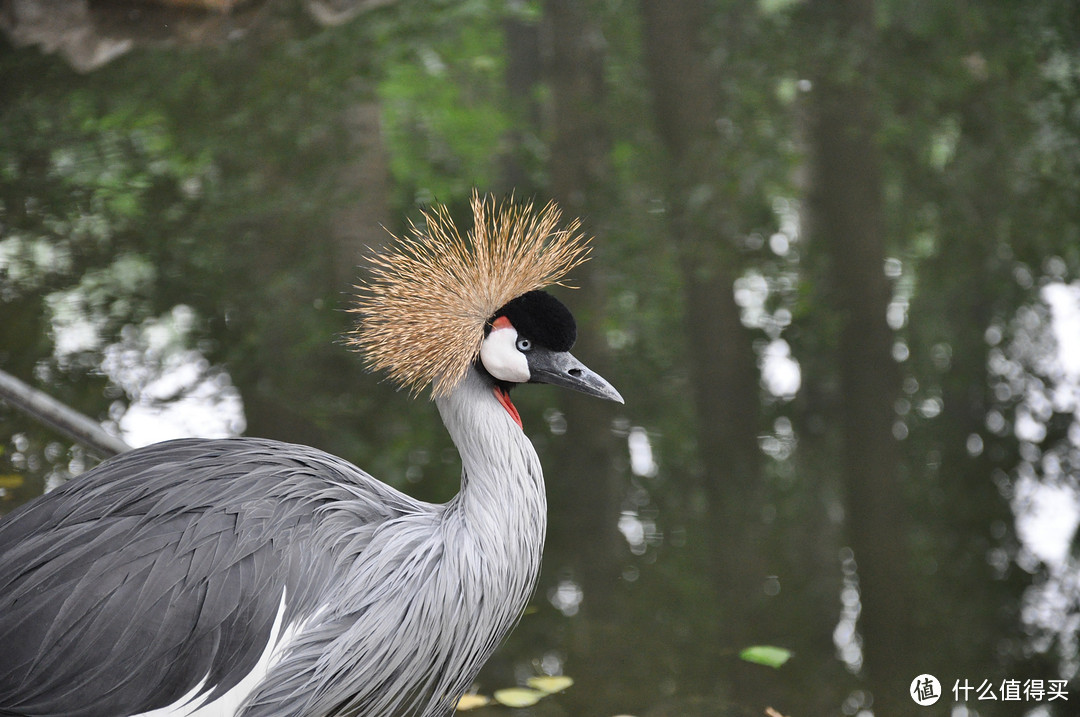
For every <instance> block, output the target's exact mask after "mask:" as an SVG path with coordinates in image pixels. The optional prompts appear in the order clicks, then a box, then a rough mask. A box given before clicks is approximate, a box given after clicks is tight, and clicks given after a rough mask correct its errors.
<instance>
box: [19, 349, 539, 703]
mask: <svg viewBox="0 0 1080 717" xmlns="http://www.w3.org/2000/svg"><path fill="white" fill-rule="evenodd" d="M437 403H438V406H439V410H440V412H441V414H442V417H443V421H444V423H445V424H446V426H447V428H448V430H449V431H450V433H451V436H452V438H453V440H454V442H455V444H456V445H457V447H458V450H459V452H460V454H461V458H462V464H463V477H462V491H461V492H460V493H459V495H458V496H457V497H455V498H454V499H453V500H452V501H451V502H449V503H447V504H445V505H434V504H429V503H424V502H421V501H417V500H415V499H413V498H410V497H408V496H406V495H404V494H402V493H400V492H398V491H396V490H394V489H392V488H390V487H388V486H386V485H384V484H383V483H380V482H379V481H377V480H375V479H373V478H372V477H371V476H369V475H368V474H366V473H364V472H363V471H361V470H360V469H358V468H356V467H355V466H353V465H351V464H349V463H348V462H346V461H343V460H341V459H338V458H335V457H333V456H330V455H328V454H326V453H323V452H321V451H318V450H315V449H313V448H308V447H304V446H296V445H291V444H285V443H278V442H275V441H268V440H260V439H246V438H245V439H226V440H198V439H186V440H179V441H171V442H167V443H163V444H158V445H155V446H150V447H147V448H144V449H139V450H135V451H132V452H130V453H127V454H124V455H121V456H119V457H117V458H114V459H112V460H110V461H107V462H105V463H103V464H101V465H100V466H98V467H97V468H95V469H94V470H92V471H90V472H89V473H87V474H86V475H84V476H81V477H79V478H78V479H76V480H73V481H71V482H69V483H68V484H67V485H65V486H63V487H61V488H59V489H57V490H55V491H53V492H52V493H50V494H48V495H47V496H45V497H43V498H42V499H39V500H37V501H35V502H33V503H30V504H28V505H27V506H24V507H23V508H21V509H20V510H18V511H16V512H14V513H13V514H11V515H10V516H8V517H7V518H6V519H5V520H4V521H3V522H0V646H2V647H0V714H3V715H33V716H35V717H36V716H44V715H63V716H65V717H83V716H86V717H91V716H97V715H131V714H140V713H143V712H148V711H151V710H155V709H162V708H165V707H168V706H169V705H174V704H175V703H177V701H178V700H180V699H181V698H182V696H184V695H188V694H190V693H192V691H193V690H195V689H196V688H197V687H198V686H199V685H200V684H202V688H201V693H202V696H203V697H205V699H204V700H203V703H204V704H206V703H210V702H213V700H215V699H217V698H218V697H220V696H221V695H223V694H224V693H226V692H227V691H228V690H230V689H231V688H233V687H235V686H236V685H237V684H239V683H240V682H241V680H242V679H243V678H244V677H245V676H247V675H248V673H251V672H252V670H253V669H254V668H255V665H256V663H258V662H259V660H260V657H262V656H263V655H264V652H266V651H267V650H268V642H269V640H270V635H271V629H272V627H273V625H274V622H275V619H276V618H277V617H278V614H279V611H281V610H282V604H283V596H284V608H283V618H282V625H283V634H287V635H288V639H287V640H283V641H282V642H281V644H280V645H279V649H280V652H279V653H278V654H275V659H274V660H273V661H272V664H271V665H270V667H269V671H268V672H267V673H266V674H265V676H263V677H262V678H261V679H260V680H259V681H258V682H257V683H256V684H255V685H254V687H253V688H252V690H251V691H250V692H249V693H248V694H247V695H246V698H245V699H244V700H243V702H242V704H241V706H240V708H239V709H238V710H237V711H236V714H237V715H242V716H243V717H271V716H282V717H284V716H286V715H296V716H301V715H303V716H312V717H319V716H322V715H355V716H366V717H390V716H397V715H400V716H402V717H405V716H408V717H413V716H416V717H435V716H437V715H446V714H448V713H450V712H451V711H452V710H453V708H454V705H455V704H456V701H457V698H458V697H459V696H460V694H461V693H462V692H464V691H465V690H466V689H467V688H468V687H469V685H470V683H471V681H472V680H473V678H474V677H475V675H476V672H477V671H478V670H479V669H480V667H481V666H482V665H483V663H484V662H485V661H486V660H487V658H488V657H489V656H490V654H491V653H492V652H493V651H494V649H495V647H496V646H497V645H498V644H499V642H500V641H501V640H502V638H503V637H504V636H505V635H506V633H507V632H508V631H509V630H510V629H511V628H512V627H513V625H514V623H515V622H516V620H517V619H518V617H519V615H520V614H521V611H522V609H523V608H524V606H525V603H526V602H527V600H528V598H529V595H530V594H531V592H532V590H533V587H534V584H535V579H536V575H537V573H538V571H539V566H540V555H541V551H542V548H543V540H544V530H545V524H546V506H545V498H544V486H543V478H542V475H541V471H540V466H539V462H538V460H537V458H536V454H535V452H534V451H533V448H532V445H531V444H530V443H529V441H528V439H527V438H526V437H525V435H524V433H523V432H522V431H521V429H520V428H519V427H518V426H517V425H516V424H515V423H514V422H513V420H512V419H511V418H510V416H509V414H508V413H507V412H506V410H505V409H504V408H503V407H502V406H501V405H500V404H499V402H498V401H497V400H496V398H495V396H494V395H493V394H492V390H491V384H490V383H489V382H488V381H487V380H485V379H484V378H482V377H481V376H480V375H479V374H478V373H477V372H476V371H475V369H474V370H471V371H470V374H469V376H468V377H467V379H466V380H465V381H463V382H462V383H461V384H460V385H459V386H458V387H457V388H455V390H454V391H453V393H451V394H450V395H449V396H447V397H445V398H440V399H438V400H437ZM230 714H231V712H230Z"/></svg>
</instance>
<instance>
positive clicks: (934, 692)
mask: <svg viewBox="0 0 1080 717" xmlns="http://www.w3.org/2000/svg"><path fill="white" fill-rule="evenodd" d="M908 694H910V695H911V699H913V700H915V704H917V705H919V706H921V707H927V706H929V705H932V704H934V703H935V702H937V701H938V700H940V699H941V683H940V682H938V678H936V677H934V676H933V675H919V676H918V677H916V678H915V679H914V680H912V681H911V687H910V688H909V689H908Z"/></svg>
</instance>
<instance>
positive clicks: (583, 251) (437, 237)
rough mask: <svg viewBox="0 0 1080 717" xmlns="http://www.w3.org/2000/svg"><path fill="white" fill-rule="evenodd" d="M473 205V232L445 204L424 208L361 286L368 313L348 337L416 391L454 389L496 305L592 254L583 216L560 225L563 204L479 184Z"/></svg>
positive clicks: (378, 257) (375, 259)
mask: <svg viewBox="0 0 1080 717" xmlns="http://www.w3.org/2000/svg"><path fill="white" fill-rule="evenodd" d="M472 212H473V227H472V230H471V231H469V232H468V233H467V234H466V235H465V236H464V237H463V236H461V234H460V233H459V232H458V230H457V228H456V227H455V226H454V223H453V221H452V220H451V218H450V215H449V211H448V210H447V209H446V207H445V206H436V207H433V208H432V209H431V210H429V211H427V212H424V224H423V226H417V225H415V224H413V225H412V226H411V227H410V229H411V232H410V235H409V236H405V237H394V239H393V241H392V242H391V243H390V244H389V245H388V246H387V247H386V248H385V249H384V250H383V251H382V252H380V253H378V254H375V255H374V256H372V257H371V258H370V264H371V267H372V268H371V271H370V276H369V278H368V280H367V281H366V282H365V283H363V284H362V285H360V286H357V287H356V288H357V291H358V295H357V303H356V305H355V306H354V307H353V309H352V311H353V312H354V313H357V314H359V315H360V320H359V323H358V325H357V328H356V329H355V330H354V331H353V333H352V334H351V335H350V336H349V337H348V343H349V344H351V345H354V346H358V347H359V348H360V349H361V350H362V351H363V352H364V354H365V357H366V360H367V364H368V366H369V367H370V368H372V369H374V370H382V371H386V373H387V375H388V376H389V377H390V379H391V380H393V381H394V382H396V383H397V384H399V385H400V386H403V387H406V388H408V389H409V390H410V391H411V392H412V393H414V394H415V393H417V392H419V391H421V390H423V389H424V388H425V387H426V386H428V385H429V384H431V385H432V392H433V394H434V395H435V396H443V395H446V394H448V393H449V392H450V391H451V390H453V388H454V387H455V386H456V385H457V384H458V383H459V382H460V381H461V380H462V379H463V378H464V377H465V375H466V373H467V372H468V370H469V367H470V366H471V365H472V364H473V362H474V361H475V360H476V358H477V356H478V355H479V353H480V345H481V343H482V342H483V340H484V324H485V323H486V322H487V321H488V320H489V319H490V318H491V317H492V315H493V314H494V313H495V312H496V311H498V310H499V309H500V308H502V307H503V306H504V305H505V304H506V303H508V302H509V301H511V300H512V299H515V298H517V297H519V296H521V295H522V294H525V293H527V292H529V291H532V290H534V289H540V288H543V287H544V286H548V285H550V284H558V283H559V282H560V280H561V279H562V278H563V277H564V276H566V274H567V273H568V272H569V271H570V270H571V269H573V268H574V267H575V266H577V265H579V264H581V263H582V262H584V261H586V260H587V259H588V254H589V246H588V241H589V240H588V238H586V237H585V236H584V235H583V234H582V233H581V232H580V231H579V230H580V224H579V223H578V221H577V220H574V221H572V222H571V223H570V224H569V225H568V226H567V227H565V228H562V229H560V228H559V226H558V225H559V220H560V218H561V216H562V213H561V212H560V211H559V209H558V207H556V206H555V204H554V202H551V203H548V205H547V206H545V207H544V208H543V209H541V210H540V211H539V212H536V211H534V210H533V206H532V205H531V204H528V205H524V206H520V205H514V204H512V203H505V204H502V205H501V206H499V205H497V204H496V202H495V201H494V200H493V199H491V198H490V197H480V195H479V194H477V193H476V192H473V196H472Z"/></svg>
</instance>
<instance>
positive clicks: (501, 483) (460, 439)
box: [436, 369, 547, 599]
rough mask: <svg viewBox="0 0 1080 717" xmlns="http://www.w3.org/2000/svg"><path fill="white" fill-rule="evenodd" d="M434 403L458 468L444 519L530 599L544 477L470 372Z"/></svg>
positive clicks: (543, 517) (543, 523)
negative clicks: (454, 491) (458, 487)
mask: <svg viewBox="0 0 1080 717" xmlns="http://www.w3.org/2000/svg"><path fill="white" fill-rule="evenodd" d="M436 404H437V405H438V407H439V413H440V414H441V415H442V419H443V423H444V424H445V425H446V429H447V430H448V431H449V432H450V437H451V438H452V439H453V441H454V444H455V445H456V446H457V449H458V452H459V453H460V454H461V463H462V479H461V492H460V493H459V494H458V495H457V497H455V498H454V500H453V501H451V503H450V504H449V505H448V506H447V520H451V521H460V525H458V526H455V529H456V530H460V531H461V532H462V533H464V534H467V535H468V536H469V537H470V538H471V539H473V540H475V541H476V547H478V548H479V549H480V550H482V551H486V552H487V553H488V554H489V555H490V557H492V558H494V559H496V560H499V561H500V563H499V565H498V566H497V567H502V568H505V570H506V571H507V572H508V573H515V574H514V575H512V576H511V575H509V574H508V575H505V576H504V577H505V578H507V579H510V580H511V582H513V583H519V581H521V580H522V579H524V580H526V581H527V583H528V585H527V588H526V586H525V585H520V584H515V585H514V586H513V587H514V589H515V590H527V592H529V593H531V591H532V584H533V582H534V581H535V578H536V573H538V572H539V569H540V555H541V553H542V552H543V546H544V535H545V531H546V529H547V497H546V495H545V493H544V476H543V473H542V472H541V469H540V461H539V459H538V458H537V457H536V451H535V450H534V449H533V446H532V443H531V442H530V441H529V439H528V437H526V435H525V433H524V432H523V431H522V430H521V428H520V427H519V426H518V425H517V423H516V422H515V421H514V420H513V419H512V418H511V417H510V414H509V413H508V412H507V410H506V409H505V408H503V406H502V405H501V404H500V403H499V401H498V399H497V398H496V397H495V393H494V388H493V386H492V384H491V382H490V380H488V379H486V378H485V377H484V376H481V375H480V373H479V372H478V371H477V370H476V369H470V370H469V374H468V375H467V376H466V378H465V379H464V380H463V381H462V382H461V384H459V385H458V386H457V387H456V388H455V389H454V391H453V392H452V393H451V394H450V395H449V396H447V397H445V398H439V399H436ZM457 537H459V538H464V537H465V536H464V535H459V536H457ZM470 542H471V540H470ZM504 563H505V564H504ZM507 587H509V586H507ZM507 597H510V596H507ZM527 598H528V594H526V595H524V596H523V598H522V599H527Z"/></svg>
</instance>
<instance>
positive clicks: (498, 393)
mask: <svg viewBox="0 0 1080 717" xmlns="http://www.w3.org/2000/svg"><path fill="white" fill-rule="evenodd" d="M495 398H497V399H499V403H501V404H502V407H503V408H505V409H506V412H507V413H509V414H510V418H513V419H514V423H516V424H518V428H521V429H524V428H525V427H524V426H522V425H521V416H520V415H519V414H518V411H517V408H516V407H515V406H514V404H513V403H511V402H510V394H509V393H507V392H506V391H504V390H502V389H501V388H499V387H498V386H496V387H495Z"/></svg>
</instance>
